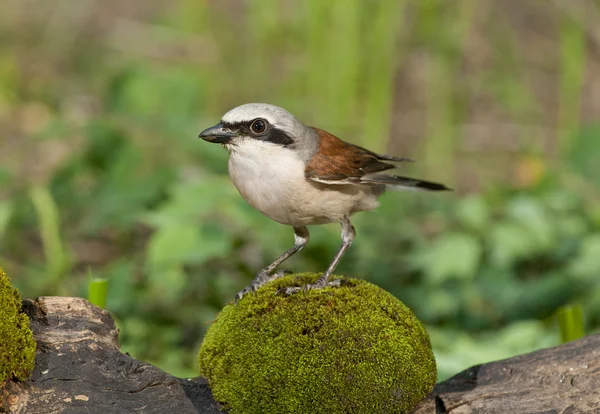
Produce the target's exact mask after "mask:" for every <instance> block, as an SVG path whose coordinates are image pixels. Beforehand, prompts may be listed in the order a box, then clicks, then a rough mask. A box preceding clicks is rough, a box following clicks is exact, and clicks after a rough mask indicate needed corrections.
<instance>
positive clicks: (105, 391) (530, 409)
mask: <svg viewBox="0 0 600 414" xmlns="http://www.w3.org/2000/svg"><path fill="white" fill-rule="evenodd" d="M23 311H24V312H26V313H27V314H28V316H29V318H30V320H31V329H32V331H33V333H34V337H35V339H36V341H37V354H36V364H35V369H34V372H33V374H32V375H31V377H30V378H29V379H28V380H27V381H25V382H10V381H9V382H8V383H7V384H6V386H5V387H4V388H3V390H2V394H3V395H2V396H3V397H4V398H3V401H4V407H3V408H4V409H5V410H10V411H11V412H15V413H28V414H37V413H40V414H41V413H44V414H47V413H58V412H60V413H82V412H85V413H92V414H94V413H98V414H111V413H128V412H144V413H182V414H187V413H190V414H192V413H206V414H212V413H221V411H220V410H219V406H218V404H217V403H216V401H215V400H214V399H213V397H212V394H211V392H210V389H209V387H208V384H207V382H206V380H204V379H202V378H192V379H181V378H176V377H173V376H171V375H169V374H167V373H165V372H163V371H161V370H160V369H158V368H157V367H154V366H153V365H150V364H147V363H144V362H141V361H138V360H136V359H135V358H133V357H131V356H129V355H127V354H123V353H121V352H120V350H119V343H118V331H117V329H116V327H115V323H114V321H113V319H112V318H111V316H110V314H109V313H108V312H106V311H105V310H102V309H100V308H98V307H96V306H94V305H92V304H90V303H89V302H88V301H86V300H84V299H81V298H65V297H41V298H39V299H37V300H35V301H32V300H24V301H23ZM0 411H1V410H0ZM413 413H414V414H422V413H427V414H431V413H436V414H443V413H452V414H459V413H460V414H463V413H529V414H533V413H540V414H541V413H546V414H547V413H600V335H591V336H588V337H586V338H583V339H581V340H578V341H573V342H570V343H568V344H565V345H561V346H558V347H554V348H549V349H543V350H540V351H536V352H532V353H529V354H525V355H520V356H517V357H514V358H509V359H506V360H502V361H496V362H491V363H487V364H482V365H477V366H474V367H471V368H469V369H467V370H465V371H463V372H461V373H460V374H457V375H456V376H454V377H452V378H450V379H448V380H446V381H444V382H442V383H439V384H437V385H436V386H435V388H434V390H433V391H432V392H431V393H430V394H429V395H428V396H427V397H426V398H425V399H424V400H423V401H421V403H420V404H419V405H418V406H417V407H416V408H415V409H414V410H413Z"/></svg>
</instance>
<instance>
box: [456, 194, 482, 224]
mask: <svg viewBox="0 0 600 414" xmlns="http://www.w3.org/2000/svg"><path fill="white" fill-rule="evenodd" d="M456 215H457V217H458V219H459V220H460V221H461V222H462V223H463V224H464V225H465V226H467V227H470V228H472V229H474V230H484V229H485V228H486V226H487V225H488V221H489V215H490V213H489V209H488V206H487V203H486V201H485V199H484V198H483V196H481V195H475V196H470V197H467V198H465V199H463V200H461V201H459V203H458V205H457V207H456Z"/></svg>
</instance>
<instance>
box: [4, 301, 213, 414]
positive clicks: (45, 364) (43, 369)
mask: <svg viewBox="0 0 600 414" xmlns="http://www.w3.org/2000/svg"><path fill="white" fill-rule="evenodd" d="M23 310H24V311H25V312H26V313H27V314H28V315H29V317H30V319H31V324H30V326H31V329H32V330H33V334H34V337H35V340H36V341H37V354H36V362H35V369H34V372H33V374H32V376H31V378H30V379H28V380H27V381H26V382H24V383H9V384H8V385H7V386H6V389H5V390H4V395H5V397H6V398H4V400H5V405H6V404H9V407H6V408H8V409H10V410H11V411H12V412H15V413H27V414H37V413H39V414H42V413H44V414H47V413H59V412H60V413H91V414H95V413H98V414H110V413H133V412H143V413H182V414H187V413H190V414H192V413H194V414H195V413H197V412H201V413H208V414H212V413H221V411H220V410H219V409H218V405H217V403H216V402H215V401H214V399H213V398H212V394H211V392H210V389H209V388H208V384H207V383H206V380H204V379H201V378H194V379H191V380H186V379H179V378H175V377H173V376H171V375H169V374H167V373H165V372H163V371H161V370H160V369H158V368H156V367H155V366H152V365H150V364H147V363H144V362H140V361H138V360H136V359H135V358H132V357H130V356H129V355H126V354H122V353H121V352H120V351H119V343H118V340H117V335H118V332H117V329H116V327H115V323H114V321H113V319H112V318H111V316H110V314H109V313H108V312H106V311H105V310H102V309H100V308H98V307H97V306H94V305H92V304H91V303H89V302H88V301H87V300H84V299H81V298H65V297H41V298H39V299H38V300H36V301H31V300H24V301H23Z"/></svg>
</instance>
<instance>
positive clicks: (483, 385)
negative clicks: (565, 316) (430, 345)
mask: <svg viewBox="0 0 600 414" xmlns="http://www.w3.org/2000/svg"><path fill="white" fill-rule="evenodd" d="M432 413H435V414H446V413H451V414H459V413H460V414H467V413H482V414H483V413H485V414H496V413H497V414H500V413H502V414H506V413H527V414H542V413H544V414H550V413H553V414H554V413H556V414H559V413H564V414H567V413H569V414H575V413H600V335H590V336H588V337H585V338H583V339H580V340H578V341H573V342H569V343H567V344H564V345H561V346H557V347H554V348H548V349H542V350H540V351H536V352H531V353H529V354H524V355H519V356H516V357H513V358H509V359H504V360H501V361H496V362H490V363H487V364H483V365H476V366H474V367H471V368H469V369H467V370H465V371H463V372H461V373H460V374H457V375H455V376H454V377H452V378H450V379H448V380H446V381H444V382H442V383H439V384H437V385H436V386H435V388H434V389H433V391H432V392H431V393H430V394H429V395H428V396H427V397H426V398H425V399H424V400H423V401H421V403H420V404H419V405H418V406H417V407H416V408H415V409H414V410H413V411H412V414H432Z"/></svg>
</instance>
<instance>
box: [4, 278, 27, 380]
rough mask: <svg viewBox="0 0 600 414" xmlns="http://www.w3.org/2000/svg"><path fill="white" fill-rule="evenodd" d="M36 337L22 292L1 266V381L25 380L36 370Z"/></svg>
mask: <svg viewBox="0 0 600 414" xmlns="http://www.w3.org/2000/svg"><path fill="white" fill-rule="evenodd" d="M34 363H35V340H34V339H33V333H32V332H31V329H29V318H28V317H27V315H25V314H24V313H21V295H20V294H19V291H17V290H16V289H14V288H13V287H12V286H11V284H10V279H9V277H8V276H7V275H6V273H4V271H3V270H2V269H0V383H2V382H3V381H5V380H7V379H11V378H16V379H18V380H21V381H23V380H25V379H26V378H27V377H29V374H31V371H33V366H34Z"/></svg>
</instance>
